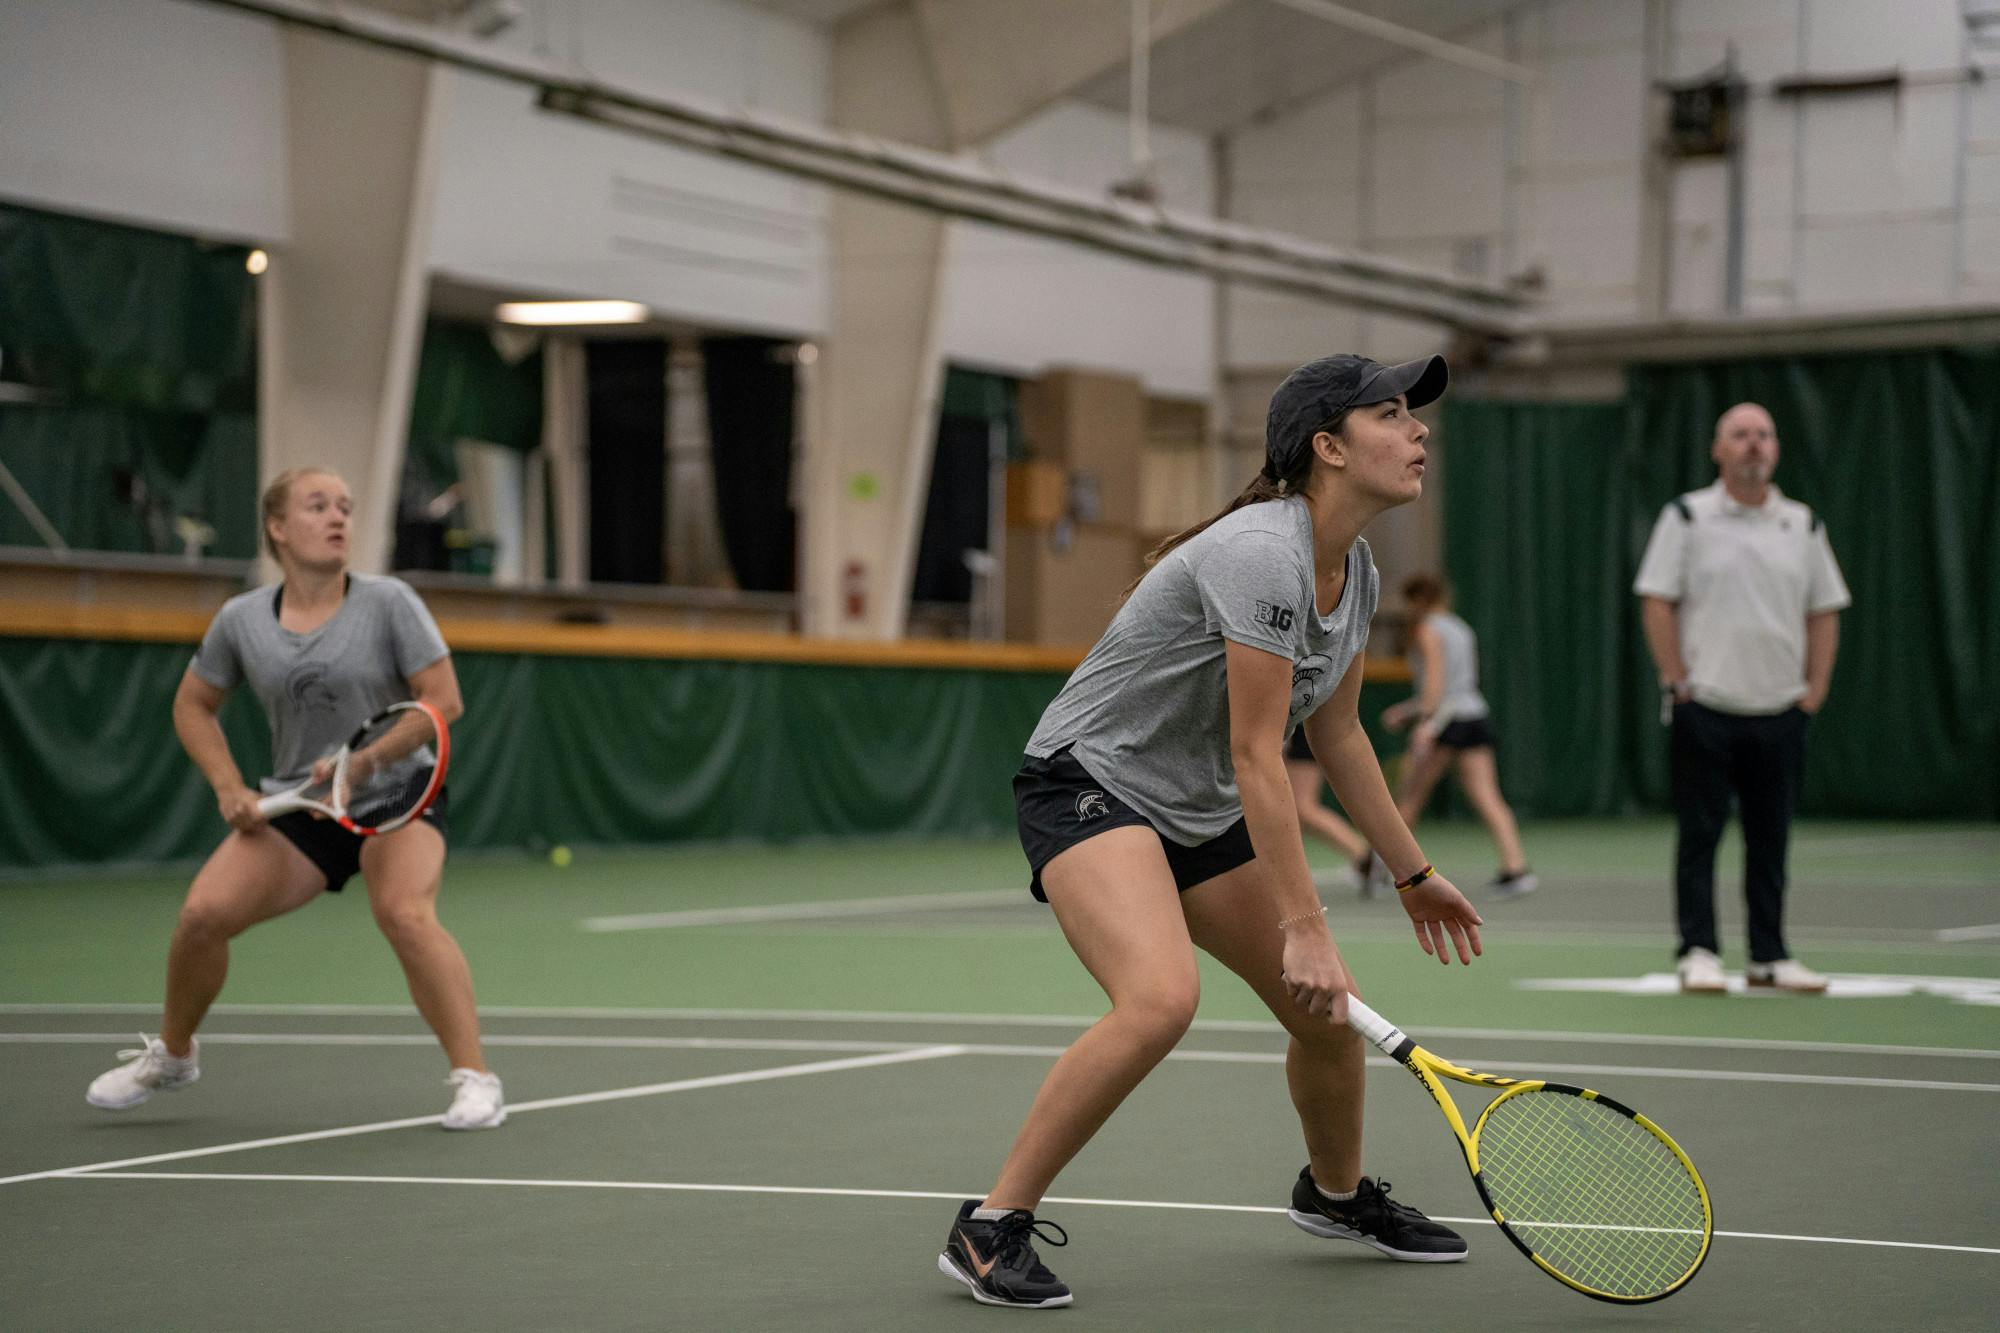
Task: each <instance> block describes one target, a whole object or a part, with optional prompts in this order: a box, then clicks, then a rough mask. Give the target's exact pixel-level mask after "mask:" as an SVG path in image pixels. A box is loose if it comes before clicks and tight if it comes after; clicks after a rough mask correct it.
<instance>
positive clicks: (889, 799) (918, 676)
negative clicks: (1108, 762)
mask: <svg viewBox="0 0 2000 1333" xmlns="http://www.w3.org/2000/svg"><path fill="white" fill-rule="evenodd" d="M192 651H193V650H192V648H191V647H189V646H186V645H179V644H139V643H102V642H89V641H83V640H68V639H27V638H0V751H4V752H5V753H6V755H7V756H8V762H7V763H6V764H4V765H0V874H4V873H20V872H25V871H34V870H41V869H46V868H50V867H55V866H62V865H76V864H92V863H98V864H101V863H106V862H125V861H163V860H186V859H191V858H195V857H199V856H203V855H206V854H207V853H208V851H209V850H210V849H211V848H212V847H213V846H214V845H215V842H216V840H217V839H219V838H220V837H221V836H222V834H223V832H224V829H223V825H222V821H221V819H220V817H219V816H218V815H217V814H216V812H215V802H214V800H213V799H212V798H211V796H210V795H209V791H208V788H207V786H206V785H205V784H204V783H203V782H202V780H201V777H200V775H199V774H198V773H197V772H196V771H195V769H194V766H193V765H192V764H191V763H189V762H188V760H187V757H186V756H185V755H184V754H183V753H182V752H181V748H180V746H179V744H178V743H176V741H175V739H174V735H173V727H172V722H171V720H170V709H171V705H172V703H173V695H174V689H175V687H176V685H177V684H178V683H179V681H180V678H181V675H182V673H183V672H184V671H185V670H186V669H187V663H188V659H189V657H190V656H191V655H192ZM454 660H455V662H456V665H457V668H458V673H459V680H460V684H461V686H462V687H463V689H464V693H465V698H466V714H465V718H464V720H463V721H462V722H461V723H460V724H459V725H458V726H457V727H455V728H454V729H453V735H452V771H451V775H450V786H451V792H452V802H451V832H452V842H453V845H454V846H457V847H460V848H475V847H521V846H530V847H534V846H546V845H548V844H551V843H557V842H578V843H662V842H679V841H688V840H700V841H721V840H729V839H755V840H759V841H787V840H793V839H802V838H841V837H858V836H867V837H881V836H891V835H902V834H918V835H928V836H977V837H991V836H1005V835H1008V834H1011V833H1012V831H1013V828H1014V806H1013V794H1012V785H1011V779H1012V777H1013V774H1014V771H1015V769H1016V768H1017V767H1019V765H1020V761H1021V748H1022V746H1023V745H1024V744H1026V742H1027V738H1028V734H1029V733H1030V732H1031V731H1033V730H1034V726H1035V722H1036V721H1037V719H1039V718H1040V716H1041V712H1042V709H1043V708H1045V707H1046V706H1047V704H1048V701H1049V700H1050V699H1051V698H1053V697H1054V696H1055V692H1056V691H1057V690H1058V689H1060V688H1061V686H1062V682H1063V677H1062V675H1060V674H1058V673H1052V672H1011V671H961V670H926V669H917V668H887V667H881V668H877V667H865V668H864V667H836V666H805V665H793V664H789V663H746V662H681V661H636V660H631V659H622V658H587V657H541V656H532V655H527V654H511V653H460V654H457V655H456V656H455V658H454ZM1400 693H1401V689H1400V687H1398V686H1393V685H1370V686H1368V687H1366V688H1365V689H1364V691H1363V699H1362V712H1363V715H1364V716H1365V717H1367V718H1369V719H1371V720H1372V719H1373V718H1374V716H1375V715H1376V714H1377V713H1379V712H1380V711H1381V709H1382V708H1383V707H1384V706H1385V705H1386V704H1387V703H1388V702H1389V701H1390V700H1391V699H1392V698H1394V697H1396V696H1397V695H1399V694H1400ZM222 722H223V730H224V732H225V734H226V735H227V736H228V737H229V742H230V749H231V751H232V752H233V753H234V754H235V756H236V762H237V764H238V765H239V766H240V767H241V768H242V770H243V772H244V774H245V775H246V776H248V777H249V778H250V779H251V780H253V781H254V780H255V778H256V776H257V775H258V774H260V773H263V772H265V771H266V770H267V769H268V766H269V762H270V746H271V738H270V731H269V729H268V727H267V726H266V724H265V721H264V717H263V713H262V712H261V710H260V709H259V708H258V706H257V703H256V701H255V699H254V698H253V697H252V696H251V695H250V693H249V692H248V691H247V690H237V691H235V692H233V693H232V694H231V696H230V698H229V700H228V702H227V703H226V705H225V706H224V709H223V714H222Z"/></svg>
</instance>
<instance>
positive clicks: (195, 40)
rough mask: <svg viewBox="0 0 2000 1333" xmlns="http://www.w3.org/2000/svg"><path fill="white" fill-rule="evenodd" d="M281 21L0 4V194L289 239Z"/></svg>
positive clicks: (167, 4)
mask: <svg viewBox="0 0 2000 1333" xmlns="http://www.w3.org/2000/svg"><path fill="white" fill-rule="evenodd" d="M282 79H283V70H282V65H281V62H280V59H279V52H278V36H277V29H276V28H275V27H273V26H272V25H271V24H269V23H265V22H262V21H260V20H257V19H254V18H249V17H246V16H243V15H239V14H232V13H228V12H226V11H223V10H220V9H217V8H214V7H213V6H210V5H203V4H182V3H178V2H177V0H60V2H59V3H57V2H54V0H0V198H5V199H8V200H10V201H12V202H15V203H21V204H28V205H31V206H34V207H39V208H47V209H51V210H53V211H57V212H70V213H83V214H88V215H92V216H96V217H102V218H111V219H116V220H120V221H125V222H133V223H138V224H140V225H144V226H151V227H157V228H160V229H162V230H171V231H181V232H189V233H193V234H196V235H202V236H210V237H216V238H223V239H232V240H245V241H267V242H276V241H282V240H283V239H284V238H285V234H286V216H285V189H284V184H285V177H284V151H285V149H284V130H285V124H284V90H283V86H282Z"/></svg>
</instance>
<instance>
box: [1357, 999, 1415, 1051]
mask: <svg viewBox="0 0 2000 1333" xmlns="http://www.w3.org/2000/svg"><path fill="white" fill-rule="evenodd" d="M1347 1026H1349V1027H1351V1028H1353V1029H1354V1030H1355V1031H1356V1032H1359V1033H1360V1034H1361V1035H1362V1036H1364V1037H1366V1038H1368V1040H1370V1041H1372V1042H1374V1043H1375V1044H1376V1045H1377V1046H1380V1047H1381V1048H1382V1049H1383V1050H1385V1051H1387V1052H1388V1053H1389V1054H1391V1055H1395V1054H1396V1049H1397V1048H1398V1047H1399V1046H1401V1045H1402V1044H1403V1043H1404V1042H1406V1041H1408V1040H1409V1038H1408V1037H1405V1036H1404V1035H1403V1032H1402V1029H1400V1028H1398V1027H1397V1026H1396V1025H1395V1024H1394V1023H1391V1022H1390V1021H1389V1020H1388V1019H1386V1018H1384V1017H1382V1015H1380V1014H1378V1013H1376V1012H1375V1011H1374V1010H1373V1009H1370V1008H1369V1007H1368V1006H1367V1005H1365V1004H1363V1003H1361V1000H1360V998H1359V997H1358V996H1354V995H1349V996H1348V997H1347Z"/></svg>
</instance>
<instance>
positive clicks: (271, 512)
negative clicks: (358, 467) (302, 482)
mask: <svg viewBox="0 0 2000 1333" xmlns="http://www.w3.org/2000/svg"><path fill="white" fill-rule="evenodd" d="M316 476H324V477H332V478H333V479H334V480H335V481H338V482H339V483H340V484H341V485H343V486H345V485H346V484H347V478H345V477H343V476H341V475H340V474H339V473H338V472H335V471H334V470H333V469H332V468H330V467H288V468H286V469H285V470H284V471H283V472H280V473H279V474H278V475H277V476H275V477H273V478H271V484H270V485H269V486H266V487H265V488H264V499H263V504H262V510H261V512H262V514H263V517H262V519H261V520H260V521H259V523H258V525H257V526H258V530H259V531H261V532H262V533H263V534H264V549H265V550H267V551H269V552H270V553H271V558H272V559H273V560H276V559H278V558H279V556H278V544H277V543H276V542H274V541H272V540H271V524H272V523H273V522H275V521H276V520H278V519H281V518H283V517H284V516H285V506H286V505H288V504H290V503H291V502H292V484H293V483H294V482H296V481H297V480H298V479H299V478H300V477H316Z"/></svg>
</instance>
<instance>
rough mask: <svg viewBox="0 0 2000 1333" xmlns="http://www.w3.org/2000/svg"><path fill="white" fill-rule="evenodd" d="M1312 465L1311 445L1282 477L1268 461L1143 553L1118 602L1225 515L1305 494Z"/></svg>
mask: <svg viewBox="0 0 2000 1333" xmlns="http://www.w3.org/2000/svg"><path fill="white" fill-rule="evenodd" d="M1346 417H1347V413H1345V412H1342V413H1340V414H1339V415H1338V416H1336V417H1334V419H1333V420H1331V421H1329V422H1327V423H1326V424H1325V425H1324V426H1321V427H1320V428H1319V430H1316V431H1314V432H1313V434H1314V435H1317V434H1319V433H1320V432H1321V431H1324V432H1326V433H1327V434H1329V435H1337V434H1339V433H1340V425H1341V422H1342V421H1343V420H1345V419H1346ZM1308 438H1310V437H1308ZM1312 468H1313V451H1312V450H1311V449H1310V448H1306V449H1301V450H1299V451H1298V458H1297V460H1296V461H1295V462H1293V464H1292V466H1291V469H1290V471H1289V472H1288V473H1287V474H1286V475H1284V476H1279V475H1278V474H1277V473H1276V472H1275V471H1274V470H1273V465H1272V464H1271V463H1270V462H1269V461H1268V460H1267V461H1266V462H1265V464H1264V467H1263V470H1262V471H1260V472H1258V474H1257V475H1256V476H1254V477H1252V478H1250V484H1249V485H1248V486H1245V487H1244V488H1243V491H1242V493H1241V494H1240V495H1238V496H1237V497H1236V498H1235V499H1234V500H1231V501H1230V502H1229V503H1228V504H1226V505H1224V506H1223V507H1222V509H1221V510H1220V511H1219V512H1217V513H1214V514H1211V515H1209V516H1208V517H1207V518H1205V519H1203V520H1202V521H1201V522H1199V523H1197V524H1195V525H1194V526H1193V527H1191V528H1183V529H1181V530H1180V531H1179V532H1176V533H1175V534H1174V535H1173V536H1171V537H1169V538H1167V539H1166V540H1165V541H1163V542H1161V543H1160V544H1159V545H1158V546H1155V547H1154V548H1153V549H1152V550H1150V551H1148V552H1146V562H1145V567H1144V568H1142V569H1141V570H1140V571H1139V577H1138V578H1135V579H1133V580H1132V581H1131V582H1130V583H1128V584H1126V585H1125V591H1124V592H1122V593H1120V594H1118V602H1119V605H1121V606H1122V605H1124V603H1125V599H1126V598H1128V597H1130V596H1131V595H1132V594H1133V592H1134V591H1135V590H1136V589H1137V588H1138V586H1139V585H1140V584H1141V583H1142V582H1144V581H1145V578H1146V575H1148V574H1150V573H1151V572H1152V570H1153V566H1155V565H1157V564H1159V563H1160V561H1162V560H1164V559H1166V558H1167V557H1168V556H1169V555H1171V554H1173V552H1174V551H1175V549H1176V548H1178V547H1179V546H1181V545H1182V544H1183V543H1185V542H1188V541H1192V540H1193V539H1194V538H1196V537H1199V536H1200V535H1201V534H1202V533H1204V532H1206V531H1208V529H1209V528H1210V527H1211V526H1212V525H1213V524H1215V523H1216V522H1217V521H1218V520H1220V519H1224V518H1227V517H1228V516H1229V515H1231V514H1233V513H1235V512H1236V511H1237V510H1239V509H1241V508H1243V507H1244V506H1245V505H1254V504H1263V503H1264V502H1265V501H1266V500H1283V499H1287V498H1289V497H1291V496H1294V495H1303V494H1305V482H1306V478H1308V477H1310V476H1311V475H1312Z"/></svg>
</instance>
